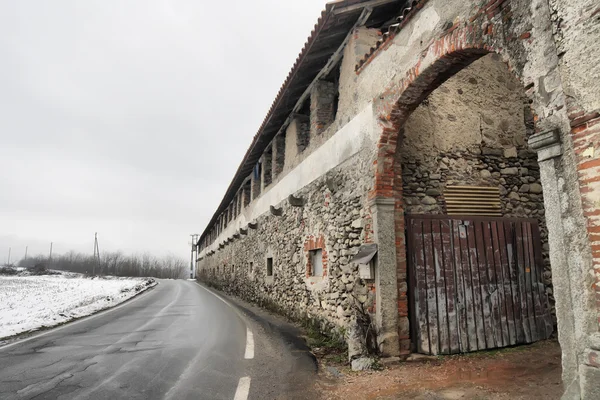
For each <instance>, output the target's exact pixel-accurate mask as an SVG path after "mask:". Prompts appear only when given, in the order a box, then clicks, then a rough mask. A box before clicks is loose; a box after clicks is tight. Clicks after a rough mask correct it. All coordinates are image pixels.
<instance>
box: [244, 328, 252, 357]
mask: <svg viewBox="0 0 600 400" xmlns="http://www.w3.org/2000/svg"><path fill="white" fill-rule="evenodd" d="M244 358H245V359H246V360H252V359H253V358H254V335H253V334H252V331H251V330H250V329H249V328H248V327H246V354H245V355H244Z"/></svg>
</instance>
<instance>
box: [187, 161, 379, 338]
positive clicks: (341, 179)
mask: <svg viewBox="0 0 600 400" xmlns="http://www.w3.org/2000/svg"><path fill="white" fill-rule="evenodd" d="M364 168H365V165H364V154H361V153H359V154H357V155H356V156H354V157H353V158H352V159H350V160H348V161H347V162H345V163H344V164H343V165H341V166H339V167H338V168H335V169H334V170H332V171H330V172H329V173H328V174H327V175H325V176H323V177H322V178H320V179H318V180H317V181H315V182H313V183H311V184H310V185H308V186H306V187H304V188H302V189H301V190H300V191H298V192H297V193H295V195H294V196H295V200H296V201H295V202H294V201H292V203H295V204H296V206H294V205H292V204H291V203H290V201H284V202H282V203H281V204H279V205H277V208H280V210H277V211H276V212H275V213H276V214H281V215H273V214H272V213H269V214H265V215H262V216H260V217H259V218H258V219H257V220H256V221H255V223H256V225H255V229H252V226H253V225H252V224H251V225H250V227H249V228H248V230H247V231H246V234H241V235H240V236H239V237H238V238H235V239H234V240H233V241H232V242H231V243H228V244H226V245H225V246H224V247H223V248H222V249H221V250H219V251H218V252H216V253H215V254H214V255H212V256H207V257H206V258H205V259H203V260H202V261H201V268H200V269H199V271H198V278H199V279H201V280H203V281H205V282H208V283H209V284H212V285H215V286H217V287H219V288H221V289H223V290H225V291H227V292H230V293H235V294H236V295H238V296H240V297H242V298H244V299H246V300H248V301H251V302H255V303H257V304H260V305H262V306H265V307H267V308H270V309H273V310H275V311H278V312H279V313H281V314H284V315H287V316H289V317H291V318H294V319H304V318H311V319H316V320H318V321H320V322H321V324H322V327H323V329H324V331H330V332H337V333H338V334H342V335H343V333H344V332H345V329H343V328H346V327H348V326H350V325H351V324H350V323H351V322H352V317H353V316H355V315H356V312H355V311H356V308H357V307H359V308H361V309H362V308H365V309H368V308H372V305H373V292H372V291H371V288H372V286H373V285H372V283H373V282H372V281H366V280H363V279H360V278H359V276H358V270H357V265H354V264H352V263H351V262H350V261H351V258H352V256H353V255H354V254H356V253H357V252H358V249H359V247H360V245H361V244H363V243H364V242H365V240H366V238H367V237H368V234H367V233H368V232H369V230H370V229H371V227H370V226H368V225H366V226H365V222H364V221H368V215H367V214H368V209H366V208H365V204H366V194H367V192H368V181H367V180H366V179H365V176H364V174H363V173H362V171H364ZM300 203H303V205H302V206H299V204H300ZM317 248H321V249H322V250H323V276H311V274H310V265H309V251H310V250H313V249H317ZM268 257H272V258H273V276H267V268H266V262H267V261H266V259H267V258H268ZM355 345H358V346H359V347H360V345H359V344H355Z"/></svg>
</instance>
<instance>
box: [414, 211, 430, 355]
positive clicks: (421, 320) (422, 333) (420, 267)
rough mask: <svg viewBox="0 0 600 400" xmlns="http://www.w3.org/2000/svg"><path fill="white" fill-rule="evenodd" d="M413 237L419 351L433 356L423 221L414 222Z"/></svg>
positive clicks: (416, 220) (415, 220)
mask: <svg viewBox="0 0 600 400" xmlns="http://www.w3.org/2000/svg"><path fill="white" fill-rule="evenodd" d="M412 235H413V243H414V255H415V258H414V276H415V282H416V285H415V287H414V289H413V293H414V294H415V311H416V314H417V315H416V319H417V324H418V335H419V336H418V339H417V350H418V351H419V353H423V354H431V347H430V335H429V324H428V322H427V321H428V320H429V315H428V309H427V280H426V267H425V253H424V242H423V221H421V220H418V219H413V220H412Z"/></svg>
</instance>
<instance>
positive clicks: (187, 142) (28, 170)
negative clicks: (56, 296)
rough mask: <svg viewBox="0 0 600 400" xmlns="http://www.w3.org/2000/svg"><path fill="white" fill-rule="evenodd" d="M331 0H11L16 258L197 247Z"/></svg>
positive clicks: (6, 43) (1, 247)
mask: <svg viewBox="0 0 600 400" xmlns="http://www.w3.org/2000/svg"><path fill="white" fill-rule="evenodd" d="M324 6H325V0H302V1H287V0H286V1H283V0H253V1H247V0H230V1H207V0H86V1H81V0H56V1H46V0H18V1H10V0H0V55H1V58H2V62H0V262H4V261H5V260H6V257H7V253H8V247H12V253H13V256H12V259H13V260H14V259H15V258H16V259H18V258H20V257H22V256H23V253H24V251H25V246H26V245H29V253H30V254H32V253H35V254H37V253H42V252H47V251H48V247H49V243H50V242H51V241H53V242H55V251H57V252H66V251H68V250H69V249H74V250H79V251H89V252H91V251H92V249H93V235H94V232H96V231H97V232H98V234H99V238H100V246H101V250H117V249H122V250H123V251H125V252H138V251H151V252H153V253H155V254H157V255H161V254H165V253H167V252H173V253H176V254H180V255H182V256H184V257H185V256H187V254H188V252H189V247H188V244H187V242H188V240H189V236H188V235H189V234H190V233H201V232H202V230H203V229H204V226H205V224H206V223H207V222H208V220H209V219H210V217H211V216H212V213H213V212H214V210H215V208H216V207H217V205H218V203H219V202H220V200H221V198H222V196H223V194H224V192H225V189H226V188H227V186H228V184H229V182H230V180H231V178H232V177H233V174H234V172H235V170H236V169H237V166H238V164H239V162H240V161H241V158H242V156H243V154H244V153H245V151H246V149H247V147H248V146H249V144H250V142H251V140H252V137H253V135H254V134H255V133H256V131H257V129H258V127H259V126H260V123H261V122H262V120H263V118H264V117H265V115H266V112H267V110H268V108H269V106H270V104H271V102H272V101H273V99H274V98H275V95H276V93H277V90H278V89H279V87H280V85H281V84H282V83H283V80H284V79H285V77H286V75H287V73H288V71H289V70H290V68H291V66H292V64H293V62H294V60H295V58H296V56H297V55H298V53H299V52H300V49H301V48H302V46H303V44H304V42H305V40H306V38H307V37H308V35H309V34H310V31H311V29H312V27H313V25H314V24H315V22H316V21H317V18H318V16H319V14H320V12H321V10H322V9H323V8H324Z"/></svg>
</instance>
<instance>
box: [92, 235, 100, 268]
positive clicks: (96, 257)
mask: <svg viewBox="0 0 600 400" xmlns="http://www.w3.org/2000/svg"><path fill="white" fill-rule="evenodd" d="M96 266H98V269H100V247H98V232H96V233H94V265H93V267H92V275H94V276H95V275H96Z"/></svg>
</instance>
